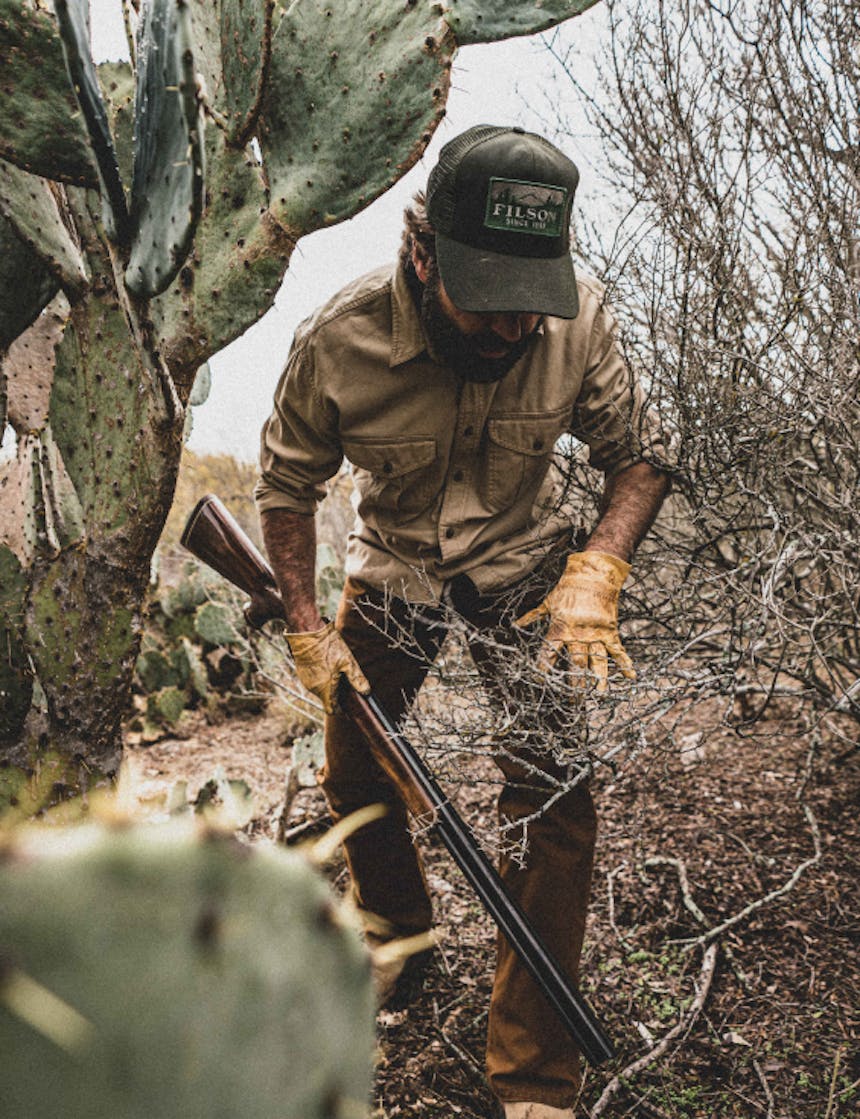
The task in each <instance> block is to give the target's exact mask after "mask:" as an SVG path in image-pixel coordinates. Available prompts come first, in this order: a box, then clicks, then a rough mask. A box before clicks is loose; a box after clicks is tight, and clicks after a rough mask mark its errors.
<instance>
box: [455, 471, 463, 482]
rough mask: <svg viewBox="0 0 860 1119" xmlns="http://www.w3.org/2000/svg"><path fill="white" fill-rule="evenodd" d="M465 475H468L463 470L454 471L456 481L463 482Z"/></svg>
mask: <svg viewBox="0 0 860 1119" xmlns="http://www.w3.org/2000/svg"><path fill="white" fill-rule="evenodd" d="M465 477H466V475H465V474H464V473H463V471H462V470H455V471H454V481H455V482H462V481H463V479H464V478H465Z"/></svg>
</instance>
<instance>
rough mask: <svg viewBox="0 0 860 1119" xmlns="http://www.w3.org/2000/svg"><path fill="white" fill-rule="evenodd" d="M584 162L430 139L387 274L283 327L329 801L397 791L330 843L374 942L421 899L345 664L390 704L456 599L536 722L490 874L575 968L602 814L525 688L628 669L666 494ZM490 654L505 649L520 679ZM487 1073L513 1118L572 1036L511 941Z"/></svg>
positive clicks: (272, 524) (413, 920)
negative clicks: (583, 447) (588, 211)
mask: <svg viewBox="0 0 860 1119" xmlns="http://www.w3.org/2000/svg"><path fill="white" fill-rule="evenodd" d="M578 177H579V176H578V172H577V170H576V167H575V166H574V164H573V163H571V161H570V160H568V159H567V158H566V157H565V156H564V155H563V154H562V153H561V152H560V151H559V150H558V149H557V148H555V147H554V146H553V145H552V144H550V143H549V142H548V141H546V140H544V139H543V138H541V137H539V136H535V135H533V134H530V133H526V132H524V131H523V130H522V129H519V128H501V127H495V126H489V125H481V126H478V127H476V128H472V129H470V130H469V131H468V132H466V133H464V134H463V135H461V136H458V137H456V138H455V139H453V140H452V141H450V142H449V143H448V144H447V145H445V147H444V148H443V149H442V152H441V155H440V158H439V162H438V164H437V166H436V167H435V168H434V169H433V171H432V173H431V175H430V178H429V181H428V186H427V195H426V206H425V204H424V200H423V198H421V196H418V197H417V199H416V204H415V206H414V207H412V208H410V209H409V210H407V213H406V230H405V233H404V240H403V246H402V250H401V254H400V260H399V261H398V264H397V266H396V268H395V269H394V270H393V273H392V271H391V270H390V269H383V270H380V271H377V272H374V273H371V274H370V275H368V276H365V277H363V278H361V279H359V280H357V281H356V282H354V283H352V284H350V285H348V286H347V287H346V288H345V289H344V290H343V291H342V292H340V293H339V294H338V295H337V296H335V297H334V298H333V299H332V300H331V301H330V302H329V303H328V304H326V305H325V306H324V307H322V308H321V309H320V310H318V311H317V312H316V313H315V314H314V315H313V316H312V317H311V318H310V319H309V320H307V321H306V322H305V323H303V324H302V325H301V326H300V327H299V329H298V331H297V334H296V338H295V341H294V344H293V348H292V351H291V353H290V357H289V360H288V362H287V366H286V369H285V372H284V374H283V377H282V379H281V381H280V384H279V385H278V389H277V392H276V397H275V409H274V412H273V413H272V416H271V418H270V419H269V420H268V422H267V424H266V426H265V428H264V430H263V436H262V463H261V477H260V481H259V483H258V486H257V490H256V498H257V502H258V507H259V509H260V511H261V519H262V525H263V534H264V539H265V543H266V548H267V550H268V553H269V557H270V559H271V561H272V565H273V567H274V570H275V573H276V576H277V579H278V582H279V585H280V588H281V591H282V594H283V598H284V602H285V603H286V604H287V608H288V612H289V619H288V628H289V629H290V630H291V633H290V635H289V642H290V646H291V648H292V651H293V654H294V656H295V661H296V668H297V671H298V674H299V676H300V678H301V679H302V681H303V682H304V683H305V685H306V686H307V687H308V688H310V689H311V690H312V691H313V692H315V693H316V694H317V695H318V696H319V697H320V699H321V700H322V702H323V705H324V706H325V709H326V711H327V712H328V715H327V719H326V771H325V779H324V789H325V792H326V796H327V798H328V801H329V804H330V807H331V811H332V814H333V816H334V817H335V819H339V818H341V817H343V816H344V815H346V814H348V813H349V812H352V811H354V810H356V809H358V808H360V807H362V806H364V805H366V804H371V803H375V802H379V801H382V802H384V803H386V804H388V805H390V810H389V812H388V813H387V815H386V816H385V817H384V818H383V819H382V820H381V821H379V822H377V823H375V824H373V825H371V826H369V827H366V828H364V829H361V830H360V831H359V832H358V833H356V834H355V835H353V837H352V838H351V839H350V840H349V841H348V842H347V844H346V855H347V861H348V863H349V867H350V871H351V875H352V882H353V891H354V895H355V899H356V902H357V904H358V906H359V908H360V910H361V912H362V914H363V916H364V918H365V921H366V925H367V928H368V932H369V936H370V937H371V938H372V939H373V938H375V939H376V940H380V939H382V940H384V939H386V938H391V937H398V936H404V935H410V934H413V933H416V932H420V931H422V930H427V929H429V927H430V925H431V920H432V914H431V907H430V900H429V897H428V895H427V890H426V887H425V882H424V878H423V874H422V871H421V867H420V864H419V861H418V857H417V855H416V852H415V849H414V847H413V844H412V842H411V840H410V837H409V834H408V828H407V821H406V817H405V813H404V810H403V808H402V807H401V806H400V805H399V804H398V803H397V801H396V797H395V795H394V793H393V791H392V790H391V788H390V787H389V786H388V784H387V782H386V781H385V779H384V777H383V776H382V774H381V773H380V772H379V770H378V769H377V767H376V766H375V764H374V762H373V761H372V759H371V757H370V754H369V751H368V749H367V747H366V745H365V743H364V741H363V739H362V738H361V736H360V735H359V734H357V732H356V731H355V729H354V728H353V727H352V726H351V725H350V724H349V722H348V721H346V720H345V719H344V718H343V717H342V715H340V714H339V713H338V710H337V703H336V689H337V686H338V681H339V679H340V677H341V676H346V677H347V678H348V679H349V681H350V682H351V683H352V684H353V685H354V686H355V687H357V688H358V689H359V690H366V689H367V687H368V682H369V683H370V685H372V687H373V689H374V691H375V693H377V694H378V695H379V697H380V699H381V700H382V702H383V703H384V704H385V705H386V706H387V707H388V709H389V710H390V712H391V713H392V715H393V716H394V717H395V718H399V717H400V716H401V715H402V713H403V712H404V711H405V709H406V708H407V706H408V704H409V702H410V700H411V699H412V698H413V697H414V695H415V693H416V692H417V690H418V688H419V686H420V684H421V682H422V680H423V678H424V676H425V674H426V672H427V670H428V666H429V664H430V663H431V662H432V660H433V657H434V656H435V654H436V652H437V651H438V650H439V648H440V646H441V643H442V640H443V638H444V635H445V622H446V618H447V617H449V612H450V610H452V609H453V610H456V612H457V613H458V614H460V615H461V616H463V617H464V618H465V619H466V621H467V623H468V626H469V630H468V632H469V634H470V637H469V642H470V649H471V652H472V656H473V658H474V660H475V662H476V664H477V666H478V668H479V670H480V671H481V673H482V675H483V677H484V679H485V682H486V684H487V686H488V689H489V691H490V694H491V695H493V696H494V697H495V702H496V703H497V704H505V705H509V706H510V707H511V709H512V710H513V711H514V712H516V709H517V706H518V704H519V705H520V706H523V705H528V706H529V707H530V711H529V726H528V727H525V728H523V727H520V728H517V727H516V726H513V727H512V730H511V734H510V738H509V741H507V742H506V745H505V748H504V749H502V750H500V751H499V752H498V756H497V759H496V760H497V762H498V764H499V766H500V767H501V769H502V771H503V773H504V776H505V785H504V789H503V792H502V794H501V797H500V802H499V812H500V817H501V819H502V821H503V822H504V824H505V825H506V829H507V831H508V832H512V834H514V835H515V836H516V829H517V827H518V826H519V827H520V828H521V832H522V834H521V835H520V839H522V841H523V843H525V833H526V830H527V838H528V849H527V858H526V865H525V867H522V866H521V865H520V863H521V861H522V860H520V859H514V858H512V857H511V856H510V855H504V854H503V856H502V859H501V868H500V869H501V873H502V877H503V879H504V881H505V885H506V887H507V889H508V890H509V892H510V893H511V894H512V895H513V896H514V897H515V898H517V899H518V900H519V902H520V904H521V905H522V906H523V908H524V909H525V911H526V913H527V914H528V916H529V918H530V920H531V921H532V922H533V924H534V926H535V928H536V929H537V931H538V933H539V934H540V935H541V936H542V937H543V938H544V940H545V941H546V943H547V945H548V947H549V949H550V950H551V951H552V952H553V953H554V954H555V956H556V957H557V958H558V960H559V962H560V963H561V965H562V966H563V967H565V968H566V969H567V971H568V973H569V974H570V975H571V976H574V977H575V976H576V972H577V966H578V960H579V954H580V949H581V944H582V934H583V929H584V924H585V913H586V906H587V901H588V891H589V885H590V879H591V863H592V852H593V847H594V836H595V816H594V810H593V807H592V803H591V797H590V793H589V791H588V788H587V786H586V785H585V784H583V783H582V782H580V783H578V784H576V785H574V786H573V787H570V788H568V789H567V791H562V793H561V795H560V794H559V790H560V789H561V790H564V788H565V786H564V782H565V780H566V779H567V778H568V777H569V774H568V770H567V768H566V766H565V763H564V759H563V757H562V754H563V751H562V752H561V753H560V752H559V751H557V750H552V749H548V748H547V746H546V743H547V740H548V738H549V739H552V740H553V741H556V740H557V738H558V735H559V733H561V735H562V737H564V736H565V735H567V737H568V738H569V737H570V736H571V735H576V736H578V735H579V734H581V733H582V729H581V728H582V719H581V718H580V717H579V716H578V715H577V716H576V717H574V718H573V719H572V720H570V721H568V722H565V719H564V717H563V716H561V715H560V714H559V710H558V708H557V705H556V709H555V710H554V711H551V712H549V713H548V715H547V719H546V720H545V723H544V725H543V726H541V727H535V726H534V724H533V719H534V704H535V702H539V699H536V698H535V697H539V696H540V695H542V694H544V693H545V694H550V693H553V692H554V693H556V694H557V691H558V688H557V687H555V688H554V689H553V688H548V687H545V686H544V687H543V688H542V687H541V686H540V683H539V682H540V680H541V679H543V681H544V684H546V682H547V681H548V680H549V679H550V678H553V680H554V681H555V683H556V684H557V683H558V677H559V669H563V670H566V671H568V672H569V673H570V674H571V676H572V679H571V680H570V681H569V686H568V687H567V691H566V697H567V700H568V701H569V704H570V708H571V710H573V711H574V712H577V709H578V708H579V706H580V705H579V702H578V698H577V697H578V696H581V695H582V691H581V685H582V684H583V682H584V681H587V680H591V681H593V682H596V685H597V687H598V688H599V689H601V690H602V689H603V688H605V687H606V682H607V678H608V675H609V669H610V658H611V659H612V660H613V661H614V664H615V665H616V666H617V668H618V669H619V670H620V671H621V672H622V673H623V674H624V675H625V676H628V677H632V676H633V675H634V673H633V668H632V665H631V663H630V660H629V658H628V657H627V655H626V653H625V652H624V650H623V648H622V646H621V642H620V640H619V637H618V623H617V602H618V595H619V592H620V589H621V585H622V583H623V582H624V579H625V578H626V575H627V573H628V572H629V570H630V568H629V562H630V560H631V558H632V555H633V552H634V549H635V547H636V545H637V544H638V543H639V541H640V540H641V539H642V537H643V536H644V534H645V533H646V531H647V529H648V527H649V526H650V524H651V522H652V521H653V518H654V517H655V515H656V513H657V511H658V509H659V507H660V504H661V501H662V499H663V497H664V495H665V493H666V489H667V475H666V474H665V472H664V471H663V470H661V469H660V463H661V461H663V459H662V456H663V454H664V448H663V445H662V443H661V441H660V437H659V434H658V431H657V427H656V423H655V420H654V417H652V416H650V415H649V414H648V413H647V410H646V409H645V408H644V406H643V402H642V398H641V393H640V390H639V388H638V386H637V385H636V384H635V382H634V380H633V379H632V378H631V376H630V374H629V372H628V371H627V369H626V368H625V365H624V363H623V361H622V359H621V357H620V355H619V352H618V349H617V347H616V343H615V337H614V320H613V318H612V316H611V314H610V312H609V311H608V309H607V308H606V306H605V305H604V302H603V297H602V290H601V288H600V286H599V285H598V284H597V283H596V282H595V281H593V280H591V279H588V278H586V277H584V276H578V277H577V276H575V275H574V270H573V265H572V262H571V257H570V244H569V226H570V212H571V206H572V203H573V196H574V191H575V189H576V186H577V182H578ZM568 434H572V435H574V436H576V437H577V438H579V439H581V440H583V441H584V442H585V443H586V444H587V445H588V447H589V450H590V456H591V462H592V464H594V465H596V466H597V467H598V468H600V469H601V470H603V471H604V473H605V475H606V486H605V494H604V501H603V506H602V515H601V517H600V519H599V522H598V524H597V525H596V526H595V527H594V528H593V531H592V532H591V535H590V537H589V538H588V540H587V542H586V543H585V544H584V547H583V549H582V551H580V552H576V551H572V545H571V541H572V539H573V536H574V529H575V527H576V526H575V525H573V524H572V523H571V520H570V515H569V513H566V512H565V511H564V506H563V504H562V503H561V502H559V501H558V500H556V490H557V480H554V478H555V475H554V473H553V470H551V465H552V455H553V448H554V445H555V443H556V440H557V439H559V438H560V437H563V436H565V435H568ZM344 456H345V457H346V458H347V459H348V461H349V462H350V463H351V464H352V469H353V476H354V481H355V491H356V511H357V516H356V523H355V528H354V531H353V533H352V534H351V535H350V539H349V546H348V551H347V562H346V570H347V582H346V586H345V588H344V594H343V598H342V601H341V605H340V608H339V611H338V617H337V620H336V622H335V623H330V624H326V623H325V622H324V620H323V619H322V617H321V616H320V614H319V612H318V609H317V605H316V601H315V597H314V560H315V552H316V543H315V531H314V509H315V506H316V503H317V501H318V500H319V499H320V498H321V497H322V496H323V494H324V482H325V481H326V479H328V478H330V477H331V476H332V475H333V474H334V473H335V472H336V471H337V470H338V468H339V466H340V464H341V461H342V459H343V457H344ZM544 621H545V622H546V625H545V627H544V625H543V623H544ZM538 623H541V624H540V625H539V624H538ZM505 664H514V665H515V666H516V668H517V671H516V672H515V673H514V676H515V677H516V682H515V683H514V684H513V685H512V684H511V683H510V681H507V682H505V681H504V680H503V679H502V677H503V675H504V666H505ZM524 666H531V669H530V671H526V670H525V668H524ZM535 680H537V681H538V683H537V684H536V683H535ZM514 722H515V720H514ZM573 745H576V743H575V742H574V743H573ZM487 1068H488V1075H489V1082H490V1086H491V1088H492V1090H493V1091H494V1093H495V1094H496V1096H497V1097H498V1098H499V1100H500V1101H502V1104H503V1106H504V1110H505V1116H506V1119H562V1117H570V1116H573V1111H572V1105H573V1102H574V1100H575V1098H576V1095H577V1090H578V1085H579V1080H580V1071H579V1065H578V1058H577V1053H576V1050H575V1047H574V1046H573V1045H572V1043H571V1041H570V1039H569V1038H568V1037H567V1035H566V1034H565V1032H564V1030H563V1029H562V1028H560V1027H559V1026H558V1024H557V1023H556V1021H555V1019H554V1015H553V1014H552V1012H551V1011H550V1010H549V1008H548V1006H547V1004H546V1003H545V1001H544V1000H543V998H542V996H541V995H540V993H539V992H538V991H537V990H536V988H535V986H534V984H533V982H532V980H531V978H530V977H529V976H528V975H527V974H526V972H525V970H524V969H523V967H522V966H521V965H520V963H519V962H518V960H517V959H516V958H515V957H514V956H513V954H512V952H511V951H510V949H509V948H508V946H507V944H506V943H505V942H504V941H500V943H499V946H498V960H497V968H496V976H495V984H494V990H493V997H492V1002H491V1008H490V1018H489V1030H488V1043H487Z"/></svg>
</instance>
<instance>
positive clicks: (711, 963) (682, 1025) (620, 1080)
mask: <svg viewBox="0 0 860 1119" xmlns="http://www.w3.org/2000/svg"><path fill="white" fill-rule="evenodd" d="M718 947H719V946H718V945H716V944H711V945H709V946H708V948H707V950H706V951H705V955H704V957H703V959H702V970H701V972H700V973H699V984H698V991H697V992H696V997H695V999H694V1000H693V1002H692V1004H691V1005H690V1009H689V1011H688V1012H687V1014H686V1015H685V1016H684V1017H683V1018H682V1019H681V1021H680V1022H679V1023H678V1024H677V1026H673V1028H672V1029H671V1030H669V1032H668V1033H667V1034H666V1035H665V1037H663V1038H661V1039H660V1041H658V1042H657V1044H656V1045H655V1046H654V1047H653V1049H649V1050H648V1052H647V1053H646V1054H645V1055H644V1056H643V1057H640V1058H639V1059H638V1060H636V1061H633V1063H632V1064H629V1065H628V1066H627V1067H626V1068H625V1069H622V1071H621V1072H619V1073H618V1075H617V1076H614V1077H613V1078H612V1079H611V1080H610V1081H609V1083H608V1084H607V1085H606V1087H605V1088H604V1089H603V1093H602V1094H601V1096H600V1099H599V1100H598V1101H597V1103H596V1104H595V1105H594V1107H593V1108H592V1109H591V1111H590V1112H589V1115H590V1117H591V1119H598V1117H599V1116H601V1115H603V1113H604V1112H605V1111H606V1108H607V1107H608V1106H609V1103H610V1101H611V1100H612V1098H613V1096H614V1095H615V1094H616V1093H617V1092H618V1090H619V1088H623V1087H624V1086H625V1085H626V1083H627V1081H629V1080H632V1079H633V1078H634V1077H636V1076H638V1075H639V1073H640V1072H643V1071H644V1070H645V1069H646V1068H648V1067H649V1066H650V1065H652V1064H654V1062H655V1061H658V1060H659V1059H660V1058H661V1057H662V1056H663V1054H664V1053H665V1052H666V1050H667V1049H668V1048H669V1046H670V1045H671V1044H672V1043H673V1042H674V1041H675V1040H676V1039H677V1038H679V1037H683V1036H684V1035H685V1034H687V1033H688V1032H689V1031H690V1029H691V1028H692V1027H693V1025H694V1023H695V1021H696V1019H697V1018H698V1017H699V1014H701V1012H702V1007H703V1006H704V1005H705V1000H706V999H707V997H708V992H709V991H710V989H711V981H712V980H713V978H714V970H715V968H716V966H717V950H718Z"/></svg>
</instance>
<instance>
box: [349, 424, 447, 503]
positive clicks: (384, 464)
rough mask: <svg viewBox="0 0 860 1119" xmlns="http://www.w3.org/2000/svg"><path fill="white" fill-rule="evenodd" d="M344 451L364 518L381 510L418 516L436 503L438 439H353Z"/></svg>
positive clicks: (363, 437)
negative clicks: (350, 467) (351, 467)
mask: <svg viewBox="0 0 860 1119" xmlns="http://www.w3.org/2000/svg"><path fill="white" fill-rule="evenodd" d="M343 452H344V454H345V455H346V457H347V459H348V460H349V462H351V463H352V465H353V468H354V469H353V477H354V479H355V485H356V488H357V489H358V492H359V496H360V499H361V506H364V508H362V507H361V506H360V508H359V512H360V513H362V515H364V513H370V512H373V511H377V510H378V511H383V512H386V513H396V514H398V515H399V516H400V517H408V516H415V515H417V514H418V513H421V512H423V511H424V510H425V509H426V508H427V507H428V505H429V504H430V502H431V501H432V500H433V498H434V496H435V493H436V489H437V488H438V481H439V480H438V479H437V477H436V474H437V470H435V469H434V467H435V465H436V440H435V439H391V438H387V439H374V438H372V437H365V436H361V437H353V438H351V439H345V440H344V442H343Z"/></svg>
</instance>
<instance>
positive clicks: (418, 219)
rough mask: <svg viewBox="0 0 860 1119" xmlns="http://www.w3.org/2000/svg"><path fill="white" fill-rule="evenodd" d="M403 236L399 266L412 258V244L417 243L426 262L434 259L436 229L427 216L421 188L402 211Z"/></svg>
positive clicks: (404, 265) (403, 266) (404, 264)
mask: <svg viewBox="0 0 860 1119" xmlns="http://www.w3.org/2000/svg"><path fill="white" fill-rule="evenodd" d="M403 223H404V224H403V237H402V238H401V241H400V255H399V260H400V266H401V267H402V268H405V267H406V266H407V265H408V264H409V262H410V260H411V259H412V246H413V245H417V246H418V248H419V250H420V252H421V255H422V256H424V257H426V259H427V262H428V263H432V262H434V261H435V260H436V231H435V229H434V228H433V226H432V225H431V224H430V222H429V220H428V218H427V204H426V197H425V194H424V191H423V190H419V191H416V193H415V194H414V195H413V196H412V205H411V206H407V207H406V209H405V210H404V211H403Z"/></svg>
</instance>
